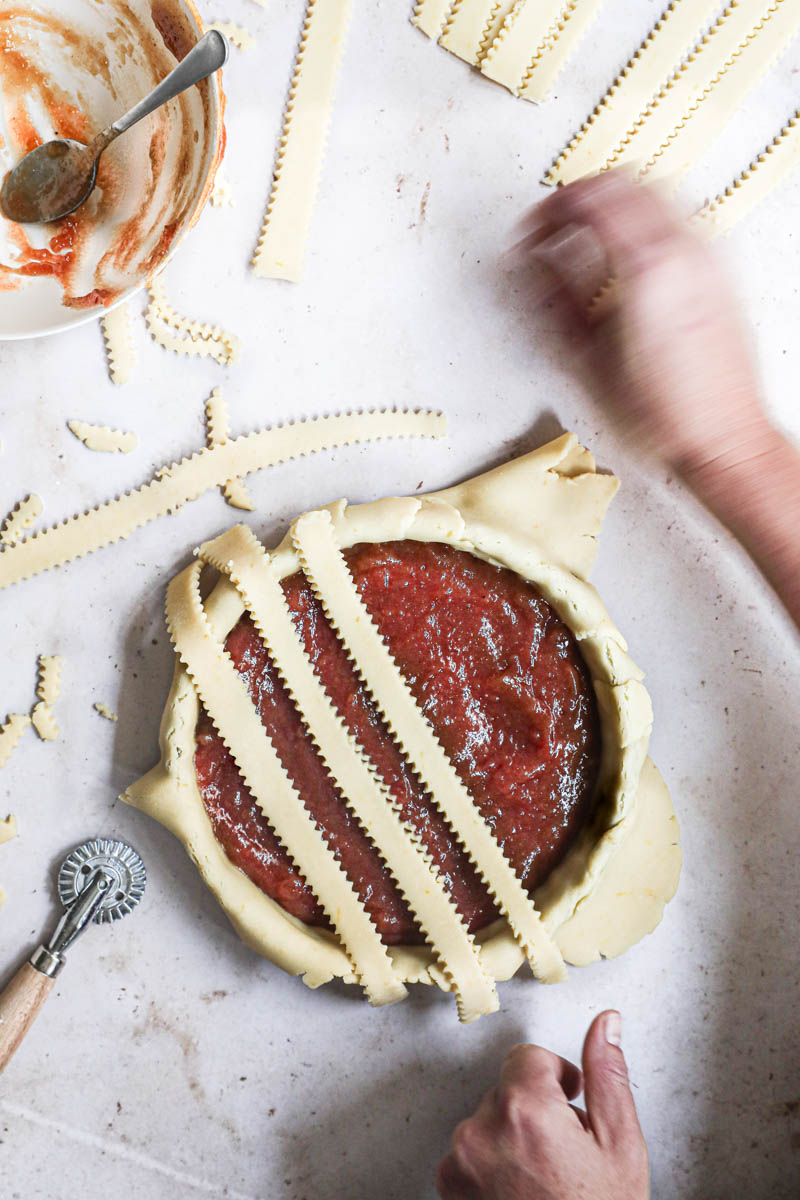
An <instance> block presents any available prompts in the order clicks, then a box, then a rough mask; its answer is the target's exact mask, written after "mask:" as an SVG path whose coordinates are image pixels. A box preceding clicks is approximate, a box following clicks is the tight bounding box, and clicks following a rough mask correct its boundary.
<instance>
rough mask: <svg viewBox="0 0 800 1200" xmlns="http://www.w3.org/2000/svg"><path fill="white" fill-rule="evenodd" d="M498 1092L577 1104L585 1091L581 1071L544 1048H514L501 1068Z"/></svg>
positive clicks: (524, 1046) (520, 1046)
mask: <svg viewBox="0 0 800 1200" xmlns="http://www.w3.org/2000/svg"><path fill="white" fill-rule="evenodd" d="M497 1090H498V1092H506V1093H507V1092H508V1091H511V1090H515V1091H516V1090H519V1091H520V1092H522V1093H530V1095H531V1096H532V1097H538V1098H541V1097H552V1098H554V1099H557V1100H559V1101H563V1100H574V1099H575V1097H576V1096H579V1095H580V1094H581V1091H582V1090H583V1076H582V1075H581V1072H580V1068H579V1067H576V1066H575V1064H574V1063H571V1062H570V1061H569V1060H568V1059H566V1058H561V1057H560V1056H559V1055H558V1054H553V1053H552V1051H550V1050H545V1048H544V1046H528V1045H524V1044H523V1045H519V1046H514V1047H512V1049H511V1050H509V1052H508V1054H507V1055H506V1057H505V1059H504V1060H503V1065H502V1067H501V1068H500V1083H499V1085H498V1089H497Z"/></svg>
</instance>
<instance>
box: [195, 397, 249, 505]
mask: <svg viewBox="0 0 800 1200" xmlns="http://www.w3.org/2000/svg"><path fill="white" fill-rule="evenodd" d="M206 429H207V431H208V439H207V440H208V445H209V446H221V445H222V444H223V442H227V441H228V434H229V433H230V426H229V424H228V406H227V405H226V403H225V397H224V395H223V392H222V388H221V387H215V388H213V389H212V391H211V394H210V395H209V397H208V399H207V400H206ZM222 494H223V496H224V497H225V499H226V500H227V502H228V504H230V505H231V506H232V507H233V508H241V509H244V510H245V511H246V512H252V511H253V509H254V508H255V504H254V503H253V501H252V500H251V499H250V493H249V492H248V490H247V487H246V486H245V484H244V483H243V482H242V480H241V479H226V480H225V482H224V483H223V485H222Z"/></svg>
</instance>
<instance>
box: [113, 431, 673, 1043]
mask: <svg viewBox="0 0 800 1200" xmlns="http://www.w3.org/2000/svg"><path fill="white" fill-rule="evenodd" d="M616 488H617V481H616V480H615V479H614V478H613V476H609V475H599V474H597V473H596V471H595V467H594V462H593V460H592V457H591V455H590V454H589V453H588V451H586V450H585V449H583V447H581V446H579V445H578V443H577V440H576V438H575V437H574V435H572V434H565V435H564V436H563V437H561V438H558V439H557V440H556V441H554V442H551V443H550V444H549V445H547V446H543V447H542V448H541V449H539V450H537V451H534V452H533V453H532V454H528V455H525V456H524V457H522V458H520V459H517V460H515V461H513V462H510V463H507V464H505V465H504V466H501V467H499V468H497V469H495V470H493V471H490V472H489V473H488V474H486V475H483V476H479V477H478V478H476V479H472V480H469V481H467V482H466V483H464V484H461V485H459V486H457V487H454V488H451V489H449V490H447V491H443V492H438V493H434V494H431V495H427V496H421V497H414V498H410V497H409V498H393V499H385V500H378V501H375V502H374V503H371V504H362V505H352V506H351V505H348V504H346V503H345V502H344V501H338V502H335V503H333V504H331V505H329V506H327V507H325V508H321V509H319V510H316V511H314V512H310V513H306V514H304V515H303V516H301V517H299V518H298V519H297V520H296V521H295V522H294V524H293V525H292V528H291V530H290V532H289V534H287V536H286V538H285V539H284V541H283V542H282V543H281V544H280V545H279V546H278V547H277V548H276V549H275V550H273V551H272V552H268V551H267V550H265V549H264V547H263V546H262V545H261V543H260V542H259V541H258V539H257V538H256V537H255V535H254V534H253V532H252V531H251V530H250V529H249V527H247V526H243V525H239V526H235V527H234V528H233V529H231V530H229V531H228V532H227V533H225V534H223V535H222V536H220V537H218V538H216V539H214V540H213V541H211V542H208V543H206V544H205V545H203V546H201V547H200V549H199V550H198V551H197V561H196V562H195V563H193V564H192V565H191V566H189V567H187V568H186V569H185V570H184V571H182V572H181V573H180V574H179V575H178V576H177V577H176V578H175V579H174V580H173V581H172V583H171V584H170V586H169V589H168V595H167V621H168V624H169V628H170V633H171V636H172V639H173V642H174V645H175V648H176V652H177V662H176V668H175V677H174V680H173V684H172V688H171V691H170V696H169V699H168V702H167V706H166V710H165V713H164V718H163V721H162V729H161V750H162V757H161V762H160V763H159V765H158V766H157V767H155V768H154V769H153V770H152V771H150V772H149V773H148V775H146V776H145V777H144V778H143V779H141V780H139V781H138V783H136V784H134V785H133V786H132V787H131V788H130V789H129V791H128V792H127V793H126V794H125V797H124V798H125V799H126V800H128V801H129V802H130V803H132V804H135V805H137V806H138V807H140V808H142V809H144V810H146V811H148V812H150V813H151V814H152V815H153V816H155V817H156V818H157V819H158V820H160V821H161V822H162V823H163V824H165V825H166V826H167V827H168V828H170V829H172V830H173V832H174V833H176V834H177V836H178V837H179V838H181V840H182V841H183V842H184V844H185V846H186V848H187V850H188V852H189V854H190V855H191V857H192V858H193V859H194V861H195V862H196V864H197V866H198V867H199V869H200V871H201V873H202V875H203V877H204V879H205V880H206V882H207V883H208V884H209V886H210V887H211V888H212V889H213V891H214V892H215V893H216V895H217V897H218V898H219V900H220V902H221V904H222V905H223V907H224V909H225V911H226V912H227V913H228V916H229V917H230V918H231V920H232V921H233V923H234V925H235V926H236V928H237V930H238V931H239V933H240V934H241V936H242V937H243V938H244V940H245V941H246V942H247V943H248V944H249V945H251V946H253V947H254V948H255V949H256V950H258V951H259V952H260V953H262V954H264V955H266V957H268V958H270V959H271V960H272V961H273V962H275V963H277V964H278V965H279V966H281V967H283V968H284V969H285V970H286V971H289V972H291V973H292V974H300V975H302V976H303V979H304V981H305V982H306V983H307V984H309V985H310V986H312V987H316V986H318V985H319V984H322V983H324V982H326V981H328V980H330V979H331V978H333V977H335V976H339V977H342V978H344V979H345V980H346V981H348V982H358V983H360V984H361V985H362V987H363V988H364V990H365V992H366V994H367V996H368V998H369V1000H370V1001H371V1002H372V1003H373V1004H383V1003H389V1002H391V1001H394V1000H398V999H400V998H402V996H404V995H405V993H406V986H405V985H406V984H407V983H413V982H426V983H437V984H438V985H439V986H440V987H441V988H442V989H444V990H447V991H452V992H454V993H455V997H456V1001H457V1004H458V1011H459V1015H460V1017H461V1019H462V1020H472V1019H474V1018H475V1017H477V1016H480V1015H481V1014H482V1013H486V1012H491V1011H493V1010H494V1009H496V1008H497V1006H498V1000H497V993H496V988H495V983H496V981H498V980H502V979H507V978H509V977H510V976H511V975H512V974H513V973H514V972H515V971H516V970H517V968H518V967H519V966H520V964H521V963H522V962H523V961H524V960H525V959H527V960H528V962H529V963H530V965H531V967H532V969H533V972H534V974H535V975H536V976H537V978H539V979H541V980H542V981H544V982H557V981H559V980H561V979H563V978H564V977H565V974H566V969H565V960H566V961H569V962H572V963H578V964H580V963H586V962H589V961H592V960H593V959H596V958H598V957H600V956H601V955H603V956H611V955H614V954H618V953H621V952H622V951H623V950H624V949H626V948H627V947H628V946H630V945H631V944H633V943H634V942H635V941H637V940H638V939H639V938H641V937H642V936H644V934H645V933H647V932H649V931H650V930H652V929H653V928H654V927H655V925H656V924H657V923H658V921H659V919H660V917H661V913H662V911H663V907H664V903H665V902H666V901H667V900H668V899H669V898H670V897H671V896H672V895H673V894H674V891H675V888H676V886H677V880H678V875H679V872H680V861H681V856H680V848H679V845H678V828H677V821H676V818H675V815H674V812H673V810H672V805H671V803H670V800H669V796H668V794H667V791H666V788H665V787H664V784H663V782H662V781H661V778H660V776H659V774H658V772H657V771H656V768H655V767H654V766H653V764H652V763H651V762H650V760H649V759H648V758H647V746H648V740H649V736H650V730H651V725H652V710H651V706H650V701H649V698H648V695H647V692H646V691H645V689H644V686H643V684H642V682H641V681H642V673H641V671H640V670H639V669H638V667H636V665H635V664H634V663H633V662H632V661H631V659H630V658H629V657H628V654H627V652H626V647H625V642H624V640H623V638H622V636H621V634H620V633H619V631H618V630H617V629H616V627H615V626H614V625H613V623H612V622H611V620H610V618H609V616H608V614H607V613H606V611H605V609H604V607H603V605H602V603H601V601H600V599H599V597H598V595H597V593H596V591H595V590H594V588H593V587H592V586H591V585H590V584H589V583H588V582H587V578H586V577H587V575H588V572H589V569H590V568H591V565H592V563H593V561H594V557H595V553H596V536H597V534H598V533H599V531H600V527H601V524H602V520H603V517H604V514H605V510H606V508H607V506H608V503H609V501H610V500H611V497H612V496H613V494H614V492H615V491H616ZM204 566H208V567H210V568H213V569H214V571H215V572H217V575H218V578H217V582H216V585H215V587H214V588H213V590H212V591H211V593H210V594H209V595H208V596H207V598H206V599H202V593H201V590H200V575H201V572H202V570H203V568H204Z"/></svg>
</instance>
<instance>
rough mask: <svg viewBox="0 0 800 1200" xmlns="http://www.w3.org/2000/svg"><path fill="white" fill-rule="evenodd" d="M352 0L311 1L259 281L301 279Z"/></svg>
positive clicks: (257, 260) (258, 259) (257, 267)
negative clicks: (267, 279)
mask: <svg viewBox="0 0 800 1200" xmlns="http://www.w3.org/2000/svg"><path fill="white" fill-rule="evenodd" d="M352 8H353V0H319V2H318V3H317V2H315V0H309V4H308V9H307V10H306V19H305V24H304V26H303V34H302V37H301V40H300V47H299V49H298V52H297V59H296V62H295V68H294V75H293V78H292V84H291V88H290V90H289V100H288V102H287V105H286V112H285V114H284V120H283V131H282V133H281V137H280V142H279V149H278V156H277V162H276V165H275V174H274V178H273V182H272V191H271V193H270V198H269V203H268V205H267V213H266V217H265V219H264V226H263V230H262V233H261V237H260V239H259V242H258V247H257V249H256V252H255V256H254V257H253V269H254V271H255V273H256V275H260V276H262V277H263V278H269V279H288V280H290V281H292V282H294V283H298V282H299V281H300V280H301V279H302V277H303V264H304V259H305V249H306V242H307V240H308V233H309V229H310V226H311V216H312V212H313V208H314V200H315V198H316V194H317V187H318V184H319V177H320V173H321V170H322V160H323V156H324V153H325V142H326V139H327V134H328V126H329V124H330V117H331V110H332V108H333V98H334V93H335V91H336V80H337V76H338V74H339V63H340V61H341V57H342V53H343V50H344V41H345V34H346V31H347V26H348V24H349V22H350V15H351V12H352Z"/></svg>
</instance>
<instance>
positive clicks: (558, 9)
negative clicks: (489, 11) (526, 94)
mask: <svg viewBox="0 0 800 1200" xmlns="http://www.w3.org/2000/svg"><path fill="white" fill-rule="evenodd" d="M566 8H567V0H517V3H516V4H515V5H514V7H513V8H512V10H511V12H510V13H509V14H508V16H507V17H506V19H505V21H504V22H503V27H502V29H501V30H500V33H499V34H498V35H497V37H496V38H495V40H494V42H493V43H492V45H491V47H490V48H489V50H488V51H487V53H486V54H485V56H484V57H483V59H482V60H481V73H482V74H484V75H486V77H487V78H488V79H493V80H494V81H495V83H502V84H503V86H504V87H507V88H508V89H509V91H511V92H513V93H514V94H515V95H517V94H518V92H519V89H520V88H521V87H522V85H523V83H524V82H525V81H526V79H527V72H528V71H529V69H530V66H531V63H532V62H533V60H534V58H535V57H536V52H537V50H538V48H539V46H540V45H542V43H543V42H544V39H545V38H546V37H547V35H548V33H550V32H551V31H552V30H554V29H555V28H556V26H557V23H558V21H559V19H560V18H561V16H562V15H563V13H564V11H565V9H566Z"/></svg>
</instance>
